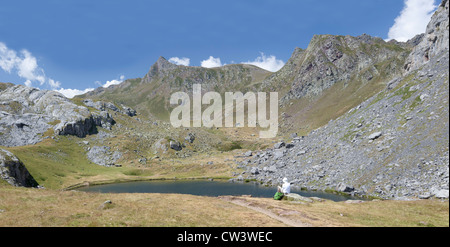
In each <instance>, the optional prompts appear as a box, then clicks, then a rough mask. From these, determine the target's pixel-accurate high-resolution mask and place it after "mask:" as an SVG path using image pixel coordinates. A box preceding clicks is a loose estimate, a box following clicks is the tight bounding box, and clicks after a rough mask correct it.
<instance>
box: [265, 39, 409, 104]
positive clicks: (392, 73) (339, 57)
mask: <svg viewBox="0 0 450 247" xmlns="http://www.w3.org/2000/svg"><path fill="white" fill-rule="evenodd" d="M410 51H411V46H410V45H408V44H406V43H398V42H385V41H384V40H382V39H380V38H375V37H371V36H369V35H366V34H363V35H361V36H358V37H352V36H335V35H314V37H313V38H312V39H311V42H310V44H309V45H308V48H307V49H306V50H302V49H299V48H297V49H296V50H295V51H294V52H293V54H292V57H291V58H290V59H289V61H288V62H287V63H286V65H285V66H284V67H283V68H282V69H281V70H280V71H278V72H276V73H274V74H273V75H271V76H270V77H268V78H267V79H266V80H264V82H263V83H262V84H263V88H267V89H272V90H280V89H282V88H284V87H286V86H287V87H288V92H287V93H286V94H285V95H283V97H282V99H281V103H282V104H285V103H287V102H289V100H291V99H299V98H302V97H314V96H318V95H320V94H321V93H322V92H323V91H324V90H325V89H327V88H330V87H331V86H333V85H334V84H336V83H339V82H343V83H345V84H348V83H351V82H352V81H360V82H363V83H369V82H371V81H376V80H385V81H386V82H387V81H389V79H391V78H395V77H398V76H399V75H401V72H402V65H403V63H404V61H405V59H406V57H407V56H408V54H409V52H410ZM280 91H281V90H280Z"/></svg>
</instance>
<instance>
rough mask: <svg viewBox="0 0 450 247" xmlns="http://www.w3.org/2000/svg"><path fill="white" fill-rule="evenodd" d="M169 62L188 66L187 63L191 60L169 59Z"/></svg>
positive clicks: (184, 58) (183, 58)
mask: <svg viewBox="0 0 450 247" xmlns="http://www.w3.org/2000/svg"><path fill="white" fill-rule="evenodd" d="M169 62H171V63H174V64H176V65H184V66H189V63H190V62H191V59H189V58H187V57H182V58H179V57H171V58H170V59H169Z"/></svg>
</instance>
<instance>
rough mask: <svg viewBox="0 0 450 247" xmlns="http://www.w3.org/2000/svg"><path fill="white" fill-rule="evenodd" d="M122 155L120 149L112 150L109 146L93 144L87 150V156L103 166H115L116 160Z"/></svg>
mask: <svg viewBox="0 0 450 247" xmlns="http://www.w3.org/2000/svg"><path fill="white" fill-rule="evenodd" d="M121 157H122V153H121V152H119V151H114V152H112V151H111V148H110V147H108V146H93V147H91V149H90V150H89V151H88V152H87V158H88V159H89V160H90V161H92V162H93V163H95V164H97V165H101V166H106V167H111V166H115V162H117V160H119V159H120V158H121Z"/></svg>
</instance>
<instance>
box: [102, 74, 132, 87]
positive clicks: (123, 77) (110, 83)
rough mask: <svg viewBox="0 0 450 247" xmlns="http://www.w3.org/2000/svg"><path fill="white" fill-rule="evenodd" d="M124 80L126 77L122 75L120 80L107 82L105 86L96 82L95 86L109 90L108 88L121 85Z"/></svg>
mask: <svg viewBox="0 0 450 247" xmlns="http://www.w3.org/2000/svg"><path fill="white" fill-rule="evenodd" d="M123 80H125V76H124V75H121V76H120V77H119V79H113V80H111V81H106V82H105V83H104V84H102V83H101V82H100V81H96V82H95V84H97V85H99V86H100V87H104V88H107V87H109V86H112V85H117V84H120V83H122V82H123Z"/></svg>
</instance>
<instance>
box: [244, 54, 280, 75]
mask: <svg viewBox="0 0 450 247" xmlns="http://www.w3.org/2000/svg"><path fill="white" fill-rule="evenodd" d="M242 63H243V64H252V65H255V66H258V67H260V68H262V69H265V70H268V71H271V72H276V71H278V70H280V69H281V68H282V67H283V66H284V62H283V61H282V60H280V59H277V58H276V57H275V56H274V55H270V56H268V57H267V56H266V55H265V54H264V53H262V52H261V56H259V57H257V58H256V59H255V60H254V61H247V62H242Z"/></svg>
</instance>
